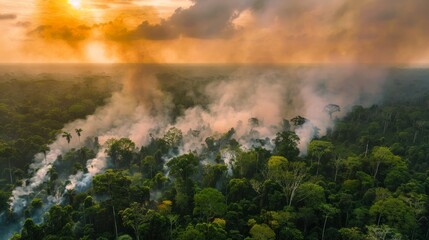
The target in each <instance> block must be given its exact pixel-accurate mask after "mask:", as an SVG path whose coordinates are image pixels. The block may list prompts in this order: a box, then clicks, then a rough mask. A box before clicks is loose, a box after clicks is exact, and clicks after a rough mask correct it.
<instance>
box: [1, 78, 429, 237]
mask: <svg viewBox="0 0 429 240" xmlns="http://www.w3.org/2000/svg"><path fill="white" fill-rule="evenodd" d="M157 77H158V79H160V80H162V79H167V80H169V79H170V80H171V79H172V78H176V81H167V80H165V81H161V88H162V89H164V90H166V91H170V92H171V93H172V96H171V98H172V102H174V103H175V105H174V106H175V107H174V108H173V109H171V115H172V116H173V117H172V119H173V120H172V121H175V119H176V118H177V117H179V116H180V115H182V114H183V113H184V112H185V110H186V109H188V108H189V107H191V106H193V105H196V104H199V105H201V106H202V107H203V108H205V107H208V106H209V103H208V102H207V101H208V100H207V99H205V98H204V96H203V95H201V94H198V93H199V92H198V91H197V90H198V89H199V88H200V86H199V85H198V84H196V85H193V86H189V85H184V84H180V83H184V82H186V81H189V79H186V78H180V76H179V75H175V74H171V73H163V74H158V75H157ZM225 78H227V77H225V76H222V75H216V76H214V77H212V78H210V79H209V80H207V79H205V80H204V79H196V80H195V79H194V82H193V83H195V81H197V82H198V81H199V82H204V81H208V82H210V81H217V80H218V79H225ZM177 79H178V80H177ZM172 82H174V83H175V85H172V84H171V83H172ZM178 82H179V83H178ZM180 85H182V86H181V87H180ZM390 86H396V87H394V88H393V87H392V88H390V89H388V90H389V91H390V95H388V96H390V97H391V98H386V99H384V100H383V101H382V102H380V103H378V104H373V105H371V106H361V105H355V106H353V107H352V108H350V111H349V112H348V113H347V114H345V116H344V117H341V118H339V117H337V116H336V115H335V114H336V112H337V111H340V109H341V108H343V106H341V105H336V104H335V103H332V104H331V105H327V106H326V108H325V113H324V114H329V115H330V116H329V117H330V118H332V121H333V122H334V123H335V124H334V126H333V127H330V128H328V129H327V131H326V134H323V135H322V134H318V132H319V130H320V129H317V127H314V132H315V136H314V138H313V139H312V140H311V142H310V143H309V144H308V148H307V154H301V153H300V149H299V142H300V141H301V139H300V138H299V136H298V135H297V134H296V130H297V129H299V128H301V127H302V126H303V125H304V124H305V123H307V122H308V121H309V120H308V119H307V118H306V116H304V115H302V116H301V115H297V116H292V117H291V118H288V119H286V118H285V119H283V121H282V123H281V126H280V127H278V128H277V132H276V134H275V136H273V138H272V139H267V138H258V136H259V135H258V134H257V133H256V131H257V129H258V126H259V125H260V124H262V119H258V118H256V117H254V118H250V119H248V122H247V123H245V125H246V126H247V127H248V128H249V132H250V136H255V137H253V138H251V140H250V141H249V144H248V145H247V146H243V145H242V144H241V143H240V141H239V140H238V139H237V133H236V132H237V130H236V129H234V128H230V130H228V131H226V132H223V133H218V134H214V135H213V136H209V137H206V138H205V139H204V141H202V142H200V147H199V149H198V151H197V150H195V151H187V152H184V151H183V150H182V149H183V146H184V144H185V140H184V139H185V136H186V135H193V136H198V135H200V134H201V133H200V132H199V131H198V130H189V132H183V131H182V130H180V129H178V128H176V127H174V126H173V127H169V128H168V130H167V131H166V132H165V133H162V134H157V135H155V134H154V135H152V134H151V135H150V140H149V141H148V143H147V144H145V145H142V146H140V145H138V144H136V143H135V142H133V141H132V140H131V139H130V138H128V137H120V138H110V139H108V140H107V141H105V143H104V144H100V143H99V139H98V138H97V136H93V137H88V138H86V139H81V134H83V133H85V132H87V131H89V129H85V128H79V127H78V128H76V129H72V131H64V130H63V127H64V125H65V124H66V123H68V122H70V121H72V120H75V119H79V118H84V117H85V116H87V115H90V114H93V113H94V112H95V111H96V109H97V107H99V106H103V105H104V104H106V100H107V99H109V98H110V97H111V96H112V93H113V92H114V91H115V90H117V89H119V86H118V83H116V82H113V81H112V80H111V79H109V78H106V77H105V76H97V75H95V76H89V77H86V78H79V79H75V80H73V81H59V80H57V79H50V78H43V77H42V79H39V78H38V79H33V80H29V81H25V80H16V79H15V80H7V81H6V80H3V81H0V89H2V91H1V92H0V169H1V170H2V172H0V174H1V175H0V176H1V178H0V213H1V215H0V222H2V226H0V236H7V237H10V239H13V240H19V239H21V240H30V239H31V240H39V239H40V240H42V239H43V240H49V239H62V240H66V239H82V240H86V239H97V240H104V239H121V240H125V239H137V240H139V239H166V240H167V239H179V240H187V239H189V240H191V239H197V240H218V239H231V240H239V239H247V240H251V239H255V240H264V239H267V240H274V239H296V240H300V239H308V240H312V239H322V240H325V239H326V240H328V239H344V240H359V239H371V240H372V239H429V199H428V194H429V171H428V170H429V111H428V107H429V94H428V92H425V90H424V88H423V90H422V87H419V85H418V82H417V85H413V87H412V89H413V90H416V91H417V90H420V91H422V94H419V95H416V96H410V95H409V94H408V95H407V94H405V93H404V91H403V90H404V88H403V86H397V85H390ZM187 88H192V89H194V90H195V89H196V90H195V91H194V94H193V95H192V96H190V95H189V94H187V93H186V91H185V89H187ZM401 94H404V96H402V95H401ZM386 96H387V94H386ZM341 110H342V109H341ZM142 134H148V133H142ZM252 134H253V135H252ZM57 136H60V137H59V141H62V142H63V143H65V144H66V146H67V144H69V143H70V141H71V140H72V139H73V140H74V141H78V142H79V143H80V142H82V144H81V147H79V148H74V147H69V149H68V150H67V151H66V152H65V153H64V154H62V155H59V156H58V158H57V159H56V162H55V163H53V164H52V166H51V168H50V169H49V171H48V173H47V176H48V180H47V181H46V182H44V183H43V184H42V185H41V186H40V187H39V190H38V191H39V192H38V193H37V194H36V193H35V194H33V195H31V198H29V199H27V200H28V201H29V204H27V205H25V206H23V209H22V213H20V214H17V213H15V212H14V211H12V210H11V208H10V201H11V200H10V199H11V196H12V191H13V190H14V189H15V187H17V186H21V185H23V184H24V185H25V181H27V179H28V178H29V177H31V175H32V174H34V172H32V171H31V169H32V168H31V167H30V165H31V163H32V161H33V158H34V155H35V154H37V153H42V154H45V156H44V158H45V159H46V154H47V152H48V151H49V150H50V149H49V145H50V144H52V143H53V142H54V141H55V138H56V137H57ZM101 150H103V151H101ZM100 151H101V152H104V153H105V154H106V156H107V159H108V160H109V165H108V167H107V168H106V169H105V171H103V172H99V173H97V174H96V175H95V176H94V177H93V178H92V179H91V183H90V186H89V187H85V188H84V187H81V188H79V183H76V182H73V181H71V180H65V179H66V177H67V176H70V175H73V174H74V175H77V174H79V173H82V174H87V173H88V172H91V168H93V167H94V168H95V166H91V165H88V162H87V160H88V159H94V158H96V157H97V153H99V152H100ZM69 185H73V186H76V187H74V188H68V186H69ZM58 189H61V190H62V191H64V192H65V194H64V195H63V196H60V197H62V200H61V201H60V202H59V203H58V204H51V205H48V207H46V204H45V203H46V202H47V201H48V200H49V196H55V194H56V192H57V191H58ZM1 233H7V234H6V235H2V234H1Z"/></svg>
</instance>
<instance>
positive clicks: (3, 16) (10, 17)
mask: <svg viewBox="0 0 429 240" xmlns="http://www.w3.org/2000/svg"><path fill="white" fill-rule="evenodd" d="M16 17H17V16H16V14H12V13H6V14H1V13H0V20H13V19H16Z"/></svg>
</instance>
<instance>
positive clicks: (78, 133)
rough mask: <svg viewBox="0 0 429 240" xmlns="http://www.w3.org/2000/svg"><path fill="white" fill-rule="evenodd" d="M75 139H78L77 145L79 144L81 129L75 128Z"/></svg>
mask: <svg viewBox="0 0 429 240" xmlns="http://www.w3.org/2000/svg"><path fill="white" fill-rule="evenodd" d="M75 131H76V134H77V137H78V138H79V143H80V133H81V132H82V131H83V130H82V128H76V129H75Z"/></svg>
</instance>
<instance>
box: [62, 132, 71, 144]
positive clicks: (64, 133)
mask: <svg viewBox="0 0 429 240" xmlns="http://www.w3.org/2000/svg"><path fill="white" fill-rule="evenodd" d="M62 137H63V138H65V139H66V140H67V145H68V146H70V141H71V139H72V135H71V134H70V133H69V132H66V131H64V132H63V135H62Z"/></svg>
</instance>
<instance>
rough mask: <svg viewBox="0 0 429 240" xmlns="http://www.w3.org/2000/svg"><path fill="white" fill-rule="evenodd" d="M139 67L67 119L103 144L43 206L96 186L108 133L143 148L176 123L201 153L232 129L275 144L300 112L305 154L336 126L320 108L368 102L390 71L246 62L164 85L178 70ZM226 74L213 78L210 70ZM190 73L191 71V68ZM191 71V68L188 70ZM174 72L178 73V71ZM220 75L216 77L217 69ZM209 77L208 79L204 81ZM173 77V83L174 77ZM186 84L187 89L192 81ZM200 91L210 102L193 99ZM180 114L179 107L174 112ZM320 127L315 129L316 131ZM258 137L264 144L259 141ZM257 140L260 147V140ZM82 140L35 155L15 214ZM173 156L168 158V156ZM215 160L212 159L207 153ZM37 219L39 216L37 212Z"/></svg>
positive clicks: (243, 140)
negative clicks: (89, 110) (93, 106)
mask: <svg viewBox="0 0 429 240" xmlns="http://www.w3.org/2000/svg"><path fill="white" fill-rule="evenodd" d="M135 67H136V68H137V69H136V70H135V71H133V72H132V73H131V74H128V75H126V76H125V77H124V80H123V88H122V90H121V91H119V92H116V93H114V94H113V95H112V97H111V98H110V99H109V100H108V101H107V102H106V105H105V106H102V107H100V108H99V109H97V110H96V111H95V113H94V114H93V115H90V116H87V117H86V118H85V119H80V120H76V121H74V122H71V123H69V124H67V125H66V126H65V127H64V131H67V132H70V133H74V130H75V129H78V128H81V129H83V132H81V139H93V138H94V137H97V138H98V141H99V143H100V145H101V147H100V148H99V150H98V152H97V154H96V157H95V158H93V159H88V160H87V163H86V171H78V172H77V173H75V174H72V175H70V176H67V177H65V178H64V177H63V176H61V177H60V180H59V181H60V182H62V183H63V186H64V187H59V188H57V189H55V191H54V193H53V194H52V195H51V196H45V197H44V198H43V199H44V200H43V201H44V207H45V208H48V207H49V206H52V205H53V204H58V203H62V202H63V201H64V196H65V194H66V193H67V192H68V191H72V190H74V191H77V192H82V191H85V190H87V189H88V188H89V187H90V186H91V182H92V178H93V177H94V176H95V175H96V174H98V173H102V172H103V171H104V170H105V169H106V168H108V167H109V161H110V160H109V157H108V155H107V153H106V146H104V144H105V142H106V141H107V140H108V139H110V138H117V139H119V138H123V137H126V138H130V139H131V140H132V141H133V142H135V143H136V145H137V146H138V147H140V146H144V145H146V144H148V143H149V141H150V140H151V138H152V137H158V138H161V137H163V136H164V134H165V133H166V132H167V131H168V130H169V129H170V128H172V127H175V128H177V129H179V130H181V131H182V133H183V139H182V144H181V145H180V146H179V147H180V148H179V154H181V153H187V152H190V151H197V152H200V151H201V150H202V149H204V148H206V147H207V146H206V145H205V140H206V138H208V137H215V138H221V136H222V134H224V133H226V132H228V131H229V130H230V129H231V128H234V130H235V131H234V132H231V133H233V135H232V137H233V138H234V139H236V140H237V141H238V142H239V143H240V145H241V146H242V148H243V149H249V148H252V147H253V146H262V147H264V148H266V149H268V150H271V149H272V148H273V144H272V140H273V139H274V138H275V136H276V133H277V132H279V131H282V127H283V126H282V123H283V120H284V119H291V118H293V117H295V116H297V115H301V116H303V117H305V118H306V119H307V120H308V121H307V122H306V123H305V124H304V125H303V126H301V127H297V128H296V129H295V132H296V133H297V135H298V136H299V137H300V143H299V148H300V150H301V154H303V155H305V154H306V148H307V145H308V143H309V142H310V141H311V139H312V138H313V137H314V136H315V134H316V133H318V134H320V135H323V134H325V133H326V131H327V129H329V128H333V127H334V121H333V120H331V119H330V117H329V115H328V114H327V113H326V112H324V111H323V109H324V107H325V106H326V105H327V104H331V103H332V104H337V105H339V106H340V107H341V112H338V113H335V114H334V119H335V118H337V117H342V116H344V115H345V114H346V113H347V111H348V110H350V109H351V107H352V106H353V105H354V104H362V105H369V104H372V103H374V102H377V101H378V100H379V99H380V96H381V95H380V92H381V87H382V84H383V82H384V78H385V74H386V73H385V70H384V69H382V68H375V67H368V66H357V65H351V66H336V67H328V66H295V67H293V66H283V67H280V66H277V67H272V66H271V67H269V66H247V67H245V66H241V67H236V68H235V69H234V70H232V71H231V70H225V69H224V68H222V67H218V68H216V69H214V70H212V71H211V72H209V71H208V72H207V73H206V75H202V76H201V75H199V74H202V73H198V74H197V76H198V77H196V78H195V79H196V80H195V79H192V78H185V79H186V81H185V83H187V85H184V86H183V82H181V81H177V80H175V79H173V78H174V77H171V78H172V79H164V81H165V80H166V81H169V84H167V85H168V86H169V87H166V83H165V82H161V81H160V80H159V79H158V78H159V74H158V73H159V71H166V72H168V71H176V72H179V73H180V70H177V69H170V70H169V69H162V68H157V67H154V66H142V65H136V66H135ZM222 72H223V73H224V74H225V75H224V77H213V75H211V74H213V73H216V74H219V73H222ZM184 73H185V74H188V73H187V72H186V71H185V72H184ZM191 75H192V74H191ZM173 76H174V75H173ZM215 76H216V75H215ZM201 79H210V80H205V81H203V80H201ZM170 81H171V82H170ZM187 86H189V87H187ZM180 91H184V93H183V94H184V96H187V97H189V98H190V99H193V101H194V102H193V104H191V105H189V106H188V107H186V108H184V109H183V111H182V112H180V111H179V113H178V114H179V115H178V116H173V112H174V109H175V108H177V105H178V104H183V103H181V101H183V99H182V97H184V96H183V95H177V92H180ZM197 95H201V96H200V97H201V98H203V99H204V100H205V103H204V104H203V103H201V102H198V101H196V100H197V99H198V97H197ZM176 114H177V113H176ZM316 128H317V129H319V130H318V131H315V129H316ZM258 139H261V140H262V142H264V144H262V145H261V141H257V140H258ZM258 144H259V145H258ZM82 146H83V144H82V143H81V142H80V141H79V140H78V138H77V136H76V135H73V137H72V139H71V141H70V143H68V142H67V141H66V140H65V139H64V138H62V137H61V136H58V137H57V139H56V141H55V142H54V143H52V144H51V145H50V146H49V148H50V151H49V152H47V153H46V156H45V155H44V154H42V153H40V154H37V155H36V156H35V160H34V163H32V164H31V165H30V169H29V171H30V173H31V174H32V175H33V176H32V177H31V178H30V179H26V180H24V181H23V185H22V186H20V187H17V188H15V189H14V190H13V192H12V197H11V199H10V202H11V205H10V209H11V210H12V212H14V213H15V214H17V215H20V214H21V213H22V211H23V210H24V209H25V208H26V207H27V206H28V205H29V202H30V201H31V200H32V199H33V198H34V197H35V196H38V195H39V194H42V196H44V195H45V194H46V193H44V192H43V187H42V186H43V184H44V183H45V182H47V181H48V180H49V171H50V169H51V168H52V167H53V166H54V165H55V164H61V162H57V160H58V159H59V158H60V156H61V155H64V154H65V153H66V152H68V151H70V150H71V149H79V148H81V147H82ZM170 157H171V156H170ZM234 157H235V156H234V151H231V150H228V149H222V150H221V158H222V159H223V160H224V161H225V163H226V164H227V166H228V169H229V170H228V171H229V172H230V171H231V161H232V160H233V159H234ZM206 160H210V159H206ZM35 217H36V218H37V216H35Z"/></svg>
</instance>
